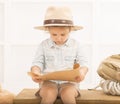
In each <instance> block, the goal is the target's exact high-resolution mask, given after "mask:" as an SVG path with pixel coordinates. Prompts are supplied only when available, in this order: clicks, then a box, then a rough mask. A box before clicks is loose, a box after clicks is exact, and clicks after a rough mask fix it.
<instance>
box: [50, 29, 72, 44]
mask: <svg viewBox="0 0 120 104" xmlns="http://www.w3.org/2000/svg"><path fill="white" fill-rule="evenodd" d="M48 30H49V33H50V37H51V39H52V40H53V41H54V42H55V44H57V45H63V44H64V43H65V42H66V40H67V39H68V37H69V33H70V27H49V28H48Z"/></svg>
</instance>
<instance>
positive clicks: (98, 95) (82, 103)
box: [13, 89, 120, 104]
mask: <svg viewBox="0 0 120 104" xmlns="http://www.w3.org/2000/svg"><path fill="white" fill-rule="evenodd" d="M37 90H38V89H23V90H22V91H21V92H20V93H19V94H18V95H17V96H16V97H15V99H14V101H13V102H14V104H40V101H41V99H40V97H36V96H35V93H36V91H37ZM80 92H81V96H80V97H78V98H76V102H77V104H120V97H119V96H112V95H106V94H104V93H103V92H102V91H101V90H80ZM55 104H63V103H62V101H61V99H57V100H56V102H55Z"/></svg>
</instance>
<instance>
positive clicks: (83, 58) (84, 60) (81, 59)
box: [76, 43, 89, 67]
mask: <svg viewBox="0 0 120 104" xmlns="http://www.w3.org/2000/svg"><path fill="white" fill-rule="evenodd" d="M76 62H77V63H79V64H80V66H81V67H82V66H86V67H89V66H88V57H87V54H86V51H85V48H84V46H80V45H79V43H78V50H77V57H76Z"/></svg>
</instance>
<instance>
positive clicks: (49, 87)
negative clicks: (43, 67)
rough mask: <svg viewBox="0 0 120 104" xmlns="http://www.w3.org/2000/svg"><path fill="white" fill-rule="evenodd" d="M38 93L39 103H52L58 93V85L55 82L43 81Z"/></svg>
mask: <svg viewBox="0 0 120 104" xmlns="http://www.w3.org/2000/svg"><path fill="white" fill-rule="evenodd" d="M39 95H40V96H41V98H42V99H41V104H53V103H54V102H55V100H56V98H57V95H58V86H57V84H56V83H55V82H50V81H45V82H44V83H43V85H42V86H41V89H40V92H39Z"/></svg>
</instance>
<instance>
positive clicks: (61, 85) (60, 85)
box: [35, 81, 80, 97]
mask: <svg viewBox="0 0 120 104" xmlns="http://www.w3.org/2000/svg"><path fill="white" fill-rule="evenodd" d="M43 85H47V86H49V85H53V86H57V88H58V92H59V93H60V91H61V89H62V88H64V87H66V86H74V87H75V88H76V90H77V92H78V96H77V97H79V96H80V88H79V84H78V83H74V82H68V81H44V82H43V83H42V84H40V88H41V87H42V86H43ZM39 92H40V89H39V90H38V91H37V92H36V93H35V95H36V96H40V95H39ZM59 93H58V97H59Z"/></svg>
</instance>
